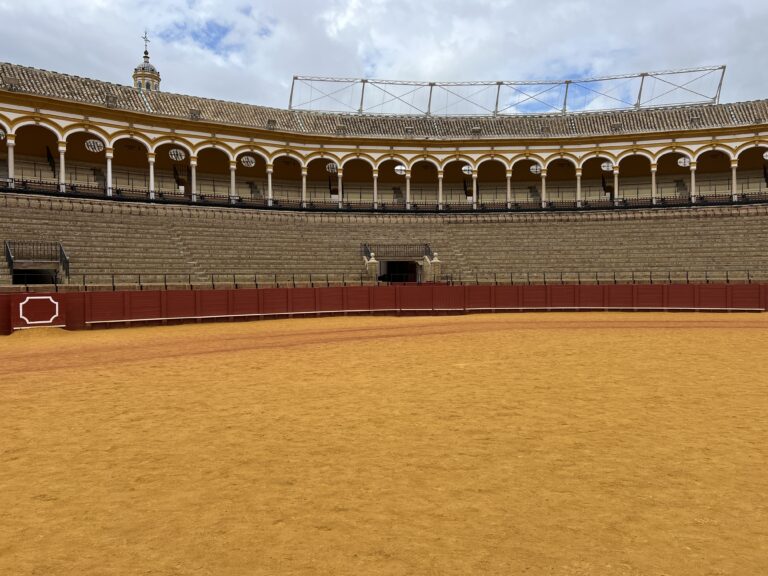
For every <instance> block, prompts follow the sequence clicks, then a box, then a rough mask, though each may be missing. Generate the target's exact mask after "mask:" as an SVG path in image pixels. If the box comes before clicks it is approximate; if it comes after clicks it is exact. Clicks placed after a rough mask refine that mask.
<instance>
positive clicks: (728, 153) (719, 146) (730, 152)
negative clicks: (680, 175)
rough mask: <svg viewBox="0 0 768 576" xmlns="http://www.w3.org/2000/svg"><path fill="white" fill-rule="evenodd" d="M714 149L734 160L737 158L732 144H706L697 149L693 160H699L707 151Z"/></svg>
mask: <svg viewBox="0 0 768 576" xmlns="http://www.w3.org/2000/svg"><path fill="white" fill-rule="evenodd" d="M712 151H718V152H722V153H723V154H725V155H726V156H728V160H733V159H734V158H736V156H734V154H733V149H732V148H731V147H730V146H725V145H724V144H707V145H706V146H702V147H701V148H699V149H697V150H696V152H695V153H694V154H693V161H694V162H698V161H699V157H701V156H702V155H704V154H706V153H707V152H712Z"/></svg>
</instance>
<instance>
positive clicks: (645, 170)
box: [617, 154, 653, 205]
mask: <svg viewBox="0 0 768 576" xmlns="http://www.w3.org/2000/svg"><path fill="white" fill-rule="evenodd" d="M619 176H620V179H619V193H618V195H617V196H618V197H619V198H621V199H622V200H623V201H625V202H627V203H628V204H635V205H649V204H651V202H652V197H653V191H652V182H651V160H650V158H648V157H647V156H644V155H642V154H632V155H630V156H625V157H624V158H622V159H621V160H619Z"/></svg>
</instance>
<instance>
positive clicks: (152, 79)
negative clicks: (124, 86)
mask: <svg viewBox="0 0 768 576" xmlns="http://www.w3.org/2000/svg"><path fill="white" fill-rule="evenodd" d="M141 38H142V40H144V59H143V61H142V62H140V63H139V65H138V66H136V68H134V69H133V86H134V88H136V90H139V91H140V92H157V91H158V90H160V72H159V71H158V70H157V68H155V67H154V65H152V63H151V62H150V61H149V50H148V49H147V45H148V44H149V37H148V36H147V32H146V31H145V32H144V36H142V37H141Z"/></svg>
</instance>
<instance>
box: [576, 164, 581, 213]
mask: <svg viewBox="0 0 768 576" xmlns="http://www.w3.org/2000/svg"><path fill="white" fill-rule="evenodd" d="M581 205H582V199H581V168H577V169H576V207H577V208H581Z"/></svg>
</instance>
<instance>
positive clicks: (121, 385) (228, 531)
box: [0, 313, 768, 576]
mask: <svg viewBox="0 0 768 576" xmlns="http://www.w3.org/2000/svg"><path fill="white" fill-rule="evenodd" d="M767 329H768V315H750V314H717V315H716V314H666V315H665V314H655V313H653V314H652V313H636V314H623V313H579V314H555V313H551V314H518V315H501V314H499V315H478V316H464V317H431V318H425V317H420V318H419V317H415V318H414V317H411V318H389V317H356V318H325V319H302V320H280V321H269V322H253V323H224V324H203V325H186V326H171V327H149V328H134V329H114V330H102V331H92V332H79V333H78V332H73V333H68V332H64V331H56V330H38V331H28V332H24V333H17V334H15V335H13V336H10V337H7V338H6V337H3V338H0V366H1V367H2V380H1V381H0V574H2V575H14V576H15V575H22V576H23V575H39V576H57V575H78V576H83V575H99V576H102V575H120V576H129V575H163V576H164V575H169V576H170V575H210V576H229V575H283V574H318V575H326V574H327V575H337V574H338V575H355V576H359V575H369V574H370V575H379V574H391V575H400V574H414V575H430V576H431V575H439V574H451V575H453V574H455V575H472V574H493V575H520V574H525V575H540V574H541V575H568V576H576V575H584V576H586V575H589V576H593V575H595V576H596V575H622V576H623V575H626V576H630V575H631V576H639V575H654V576H661V575H669V576H681V575H696V576H702V575H704V576H707V575H708V576H714V575H725V574H733V575H746V576H749V575H762V574H768V414H766V411H767V410H768V330H767Z"/></svg>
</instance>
